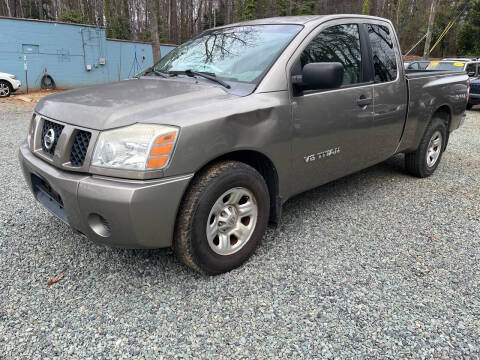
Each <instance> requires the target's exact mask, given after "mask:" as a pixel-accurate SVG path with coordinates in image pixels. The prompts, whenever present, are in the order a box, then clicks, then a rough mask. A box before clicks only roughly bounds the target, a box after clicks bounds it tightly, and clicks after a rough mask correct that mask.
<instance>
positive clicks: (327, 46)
mask: <svg viewBox="0 0 480 360" xmlns="http://www.w3.org/2000/svg"><path fill="white" fill-rule="evenodd" d="M300 61H301V64H302V68H303V67H304V66H305V65H306V64H309V63H314V62H339V63H341V64H342V65H343V67H344V75H343V85H351V84H356V83H360V82H362V81H363V76H362V55H361V51H360V34H359V30H358V25H356V24H345V25H336V26H332V27H329V28H327V29H325V30H323V31H322V32H321V33H319V34H318V35H317V36H316V37H315V38H314V39H313V40H312V41H311V42H310V44H308V46H307V47H306V48H305V50H303V52H302V55H301V56H300Z"/></svg>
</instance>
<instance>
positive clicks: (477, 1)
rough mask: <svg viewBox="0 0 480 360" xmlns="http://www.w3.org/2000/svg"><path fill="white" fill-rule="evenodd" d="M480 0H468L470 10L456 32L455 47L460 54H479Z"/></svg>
mask: <svg viewBox="0 0 480 360" xmlns="http://www.w3.org/2000/svg"><path fill="white" fill-rule="evenodd" d="M479 39H480V0H470V10H469V12H468V15H467V17H466V19H465V22H464V23H463V25H462V27H461V28H460V31H459V32H458V34H457V49H458V52H459V53H460V54H461V55H467V56H468V55H471V56H479V55H480V40H479Z"/></svg>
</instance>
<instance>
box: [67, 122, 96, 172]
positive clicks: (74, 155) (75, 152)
mask: <svg viewBox="0 0 480 360" xmlns="http://www.w3.org/2000/svg"><path fill="white" fill-rule="evenodd" d="M91 137H92V133H91V132H88V131H84V130H79V131H77V133H76V135H75V140H74V141H73V145H72V151H71V152H70V162H71V164H72V166H83V162H84V161H85V156H86V155H87V150H88V145H89V144H90V138H91Z"/></svg>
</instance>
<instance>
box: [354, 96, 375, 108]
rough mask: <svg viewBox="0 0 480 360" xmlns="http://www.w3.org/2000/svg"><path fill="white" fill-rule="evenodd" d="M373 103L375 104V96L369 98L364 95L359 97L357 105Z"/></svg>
mask: <svg viewBox="0 0 480 360" xmlns="http://www.w3.org/2000/svg"><path fill="white" fill-rule="evenodd" d="M371 104H373V98H367V97H366V96H364V95H362V96H360V97H359V98H358V99H357V105H358V106H360V107H364V106H367V105H371Z"/></svg>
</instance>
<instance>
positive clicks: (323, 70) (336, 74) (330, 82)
mask: <svg viewBox="0 0 480 360" xmlns="http://www.w3.org/2000/svg"><path fill="white" fill-rule="evenodd" d="M343 73H344V69H343V65H342V64H341V63H338V62H329V63H310V64H307V65H305V66H304V67H303V70H302V77H301V81H299V80H300V79H298V77H295V78H296V79H294V83H296V84H297V85H299V86H300V88H301V89H302V90H326V89H337V88H339V87H340V86H342V83H343Z"/></svg>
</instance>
